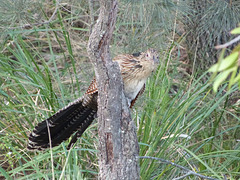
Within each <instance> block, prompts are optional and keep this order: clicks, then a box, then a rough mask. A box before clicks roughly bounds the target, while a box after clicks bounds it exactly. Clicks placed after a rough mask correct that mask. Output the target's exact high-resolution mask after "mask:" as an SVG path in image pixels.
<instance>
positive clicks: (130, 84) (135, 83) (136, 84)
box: [124, 79, 146, 101]
mask: <svg viewBox="0 0 240 180" xmlns="http://www.w3.org/2000/svg"><path fill="white" fill-rule="evenodd" d="M145 83H146V79H142V80H131V81H126V82H125V81H124V92H125V96H126V97H127V98H128V99H129V100H130V101H132V100H133V99H135V98H136V96H137V94H138V93H139V91H140V90H141V89H142V87H143V86H144V84H145Z"/></svg>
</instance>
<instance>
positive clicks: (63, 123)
mask: <svg viewBox="0 0 240 180" xmlns="http://www.w3.org/2000/svg"><path fill="white" fill-rule="evenodd" d="M113 61H115V62H117V63H118V64H119V67H120V71H121V75H122V79H123V90H124V94H125V97H126V99H127V102H128V106H129V107H130V108H132V107H133V105H134V104H135V102H136V100H137V99H138V97H139V96H140V95H142V94H143V92H144V90H145V86H146V81H147V79H148V78H149V77H150V76H151V74H152V73H153V72H154V71H156V69H157V67H158V65H159V54H158V52H157V51H156V50H155V49H152V48H150V49H148V50H147V51H145V52H141V53H134V54H121V55H117V56H116V57H114V58H113ZM97 98H98V88H97V82H96V78H93V80H92V82H91V84H90V86H89V87H88V89H87V91H86V93H85V94H84V95H83V96H82V97H80V98H78V99H76V100H75V101H73V102H71V103H70V104H68V105H67V106H66V107H64V108H62V109H61V110H59V111H58V112H56V113H55V114H54V115H52V116H51V117H49V118H48V119H46V120H44V121H42V122H40V123H39V124H37V126H35V128H34V129H33V130H32V132H31V133H30V135H29V138H28V145H27V149H28V150H44V149H47V148H52V147H55V146H58V145H59V144H61V143H62V142H63V141H65V140H67V139H69V138H70V137H71V136H72V135H73V134H74V133H75V134H74V135H73V137H72V138H71V141H70V143H69V145H68V147H67V149H70V148H71V147H72V146H73V145H74V144H75V142H76V141H77V139H78V138H79V137H81V135H82V134H83V133H84V131H85V130H86V129H87V128H88V127H89V126H90V125H91V123H92V122H93V120H94V119H95V118H96V116H97V109H98V103H97Z"/></svg>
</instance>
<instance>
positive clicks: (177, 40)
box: [0, 0, 240, 180]
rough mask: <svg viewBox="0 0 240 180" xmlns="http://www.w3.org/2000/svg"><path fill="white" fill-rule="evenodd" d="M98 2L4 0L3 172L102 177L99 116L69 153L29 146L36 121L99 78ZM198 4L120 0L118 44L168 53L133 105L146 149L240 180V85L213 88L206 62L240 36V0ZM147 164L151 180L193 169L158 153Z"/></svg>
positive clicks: (0, 78) (144, 171)
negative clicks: (94, 46)
mask: <svg viewBox="0 0 240 180" xmlns="http://www.w3.org/2000/svg"><path fill="white" fill-rule="evenodd" d="M92 2H93V7H92V9H91V8H89V2H88V1H87V0H81V1H77V0H73V1H71V2H69V1H61V2H60V3H59V2H58V1H57V2H56V1H54V2H52V1H48V0H42V1H26V0H16V1H12V0H4V1H3V0H0V22H1V23H0V29H1V31H0V36H1V40H0V43H1V45H0V102H1V103H0V119H1V120H0V178H1V177H4V178H7V179H16V178H18V179H54V178H56V179H61V178H62V179H95V178H96V177H97V173H98V159H97V144H98V139H97V122H95V123H94V124H93V125H92V126H91V127H90V128H88V130H87V131H86V132H85V133H84V134H83V136H82V137H81V138H80V139H79V140H78V142H77V144H76V146H75V147H74V148H73V149H71V150H70V151H67V150H66V145H67V142H66V143H65V144H64V143H62V144H61V145H60V146H58V147H56V148H54V149H52V150H46V151H43V152H38V151H36V152H29V151H27V149H26V144H27V138H28V134H29V133H30V131H31V130H32V129H33V127H34V126H35V125H36V124H37V122H40V121H42V120H43V119H45V118H47V117H49V116H50V115H51V114H53V113H54V112H56V111H57V110H58V109H60V108H62V107H64V106H65V105H67V104H68V103H69V102H70V101H72V100H74V99H76V98H77V97H80V96H81V95H82V94H83V93H84V91H85V90H86V88H87V86H88V84H89V83H90V81H91V78H92V76H93V69H92V66H91V64H90V62H89V60H88V57H87V52H86V45H87V41H88V36H89V32H90V30H91V26H92V23H91V22H92V21H91V20H96V19H97V15H98V13H99V11H98V7H99V5H98V2H97V1H94V0H93V1H92ZM199 2H200V1H197V0H196V1H194V0H187V1H182V0H150V1H149V0H141V1H138V0H120V1H119V13H118V20H117V24H116V29H115V32H114V37H113V39H112V45H111V51H112V55H113V56H114V55H116V54H119V53H133V52H138V51H143V50H146V49H147V48H149V47H152V48H155V49H157V50H158V51H159V52H160V53H161V63H160V64H161V65H160V66H159V68H158V70H157V72H156V74H154V76H152V78H151V79H150V80H149V81H148V83H147V87H146V91H145V93H144V95H143V97H141V98H140V99H139V100H138V102H137V104H136V105H135V107H134V108H133V110H132V118H133V120H134V121H135V122H136V125H137V128H138V138H139V139H138V140H139V144H140V156H153V157H158V158H163V159H167V160H169V161H173V162H175V163H177V164H179V165H182V166H185V167H187V168H188V169H191V170H193V171H196V172H198V173H199V174H203V175H206V176H210V177H214V178H216V179H224V178H226V179H238V178H240V118H239V117H238V115H239V101H238V96H239V94H238V88H237V87H236V86H233V87H232V88H231V89H230V90H229V91H227V90H226V86H227V85H226V84H223V85H222V86H220V87H219V89H218V92H217V93H214V92H213V91H212V81H210V80H209V79H210V74H209V73H206V72H205V69H208V68H210V65H211V64H213V63H215V62H216V57H217V56H216V55H215V54H218V53H219V52H220V51H219V52H215V51H216V50H215V49H214V45H217V44H218V43H224V42H227V41H229V40H230V39H231V38H233V37H231V36H230V35H229V34H227V32H229V31H230V30H231V29H232V28H234V27H236V26H237V23H238V22H240V1H239V0H232V1H226V0H213V1H201V2H202V4H199ZM201 8H202V9H201ZM203 8H204V9H203ZM224 12H225V14H222V13H224ZM216 14H219V15H221V16H217V15H216ZM52 15H54V16H52ZM51 16H52V18H50V17H51ZM218 17H219V18H218ZM197 21H198V22H200V24H198V26H195V25H196V24H197V23H196V22H197ZM223 22H224V23H223ZM28 24H31V25H28ZM204 28H205V29H204ZM196 40H198V41H196ZM207 41H208V42H207ZM213 53H214V54H213ZM202 67H204V68H202ZM140 166H141V177H142V179H144V180H148V179H156V180H157V179H173V178H177V177H179V176H182V175H185V174H186V172H184V171H182V170H181V169H179V168H176V167H174V166H170V165H166V164H163V163H161V162H159V161H154V160H149V159H141V160H140ZM186 179H199V178H198V177H196V176H188V177H186Z"/></svg>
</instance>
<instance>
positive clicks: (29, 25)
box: [9, 0, 60, 29]
mask: <svg viewBox="0 0 240 180" xmlns="http://www.w3.org/2000/svg"><path fill="white" fill-rule="evenodd" d="M59 1H60V0H56V7H55V9H54V12H53V14H52V16H51V17H50V18H49V20H48V21H44V22H41V23H33V24H24V25H22V26H20V27H10V28H9V29H17V28H22V29H24V28H28V27H32V26H38V25H43V24H49V23H50V22H52V21H53V18H54V17H55V15H56V13H57V10H58V7H59Z"/></svg>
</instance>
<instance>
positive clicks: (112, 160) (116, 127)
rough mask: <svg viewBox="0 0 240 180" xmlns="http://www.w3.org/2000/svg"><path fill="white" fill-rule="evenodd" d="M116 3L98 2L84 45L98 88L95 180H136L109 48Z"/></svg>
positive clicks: (132, 136)
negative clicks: (96, 13) (96, 18)
mask: <svg viewBox="0 0 240 180" xmlns="http://www.w3.org/2000/svg"><path fill="white" fill-rule="evenodd" d="M117 8H118V2H117V0H100V14H99V18H98V20H97V23H96V24H95V25H94V27H93V29H92V33H91V35H90V37H89V42H88V54H89V58H90V60H91V62H92V63H93V65H94V69H95V74H96V80H97V85H98V133H99V151H100V152H99V179H102V180H107V179H110V180H114V179H129V180H134V179H139V165H138V160H137V156H138V154H139V147H138V141H137V135H136V127H135V124H134V122H133V121H132V120H131V115H130V111H129V108H128V106H127V102H126V99H125V96H124V93H123V82H122V77H121V73H120V69H119V66H118V64H117V63H116V62H113V61H112V60H111V57H110V53H109V44H110V40H111V37H112V34H113V30H114V27H115V22H116V16H117Z"/></svg>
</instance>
